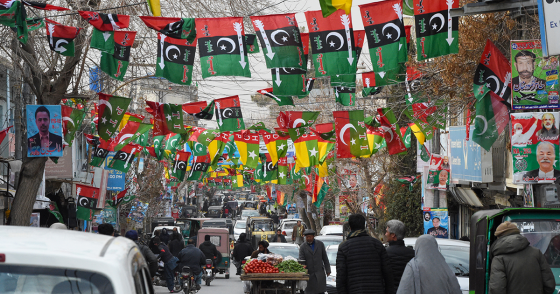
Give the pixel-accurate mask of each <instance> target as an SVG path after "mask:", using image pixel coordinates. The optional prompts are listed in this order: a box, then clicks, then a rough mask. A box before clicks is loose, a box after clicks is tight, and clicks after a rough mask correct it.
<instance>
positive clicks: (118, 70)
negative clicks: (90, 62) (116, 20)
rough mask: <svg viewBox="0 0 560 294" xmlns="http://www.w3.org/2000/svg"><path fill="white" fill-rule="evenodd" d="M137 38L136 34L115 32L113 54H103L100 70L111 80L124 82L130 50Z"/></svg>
mask: <svg viewBox="0 0 560 294" xmlns="http://www.w3.org/2000/svg"><path fill="white" fill-rule="evenodd" d="M134 38H136V32H132V31H117V32H114V40H115V42H114V46H115V50H114V53H113V54H109V53H107V52H101V62H100V63H99V68H101V70H102V71H103V72H105V73H106V74H108V75H109V76H110V77H111V78H113V79H116V80H119V81H122V80H123V78H124V75H125V74H126V70H127V68H128V60H129V58H130V48H132V44H133V43H134Z"/></svg>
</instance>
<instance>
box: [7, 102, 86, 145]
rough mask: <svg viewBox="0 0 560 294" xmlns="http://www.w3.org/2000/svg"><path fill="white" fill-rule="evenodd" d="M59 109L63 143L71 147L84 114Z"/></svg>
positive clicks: (74, 110)
mask: <svg viewBox="0 0 560 294" xmlns="http://www.w3.org/2000/svg"><path fill="white" fill-rule="evenodd" d="M61 107H62V133H63V134H64V141H65V142H66V143H67V144H68V146H72V143H73V142H74V136H75V135H76V131H77V130H78V129H79V128H80V126H81V125H82V122H83V120H84V118H85V116H86V112H85V111H84V110H83V109H78V108H72V107H69V106H66V105H62V106H61ZM0 142H1V141H0Z"/></svg>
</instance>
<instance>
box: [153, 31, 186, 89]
mask: <svg viewBox="0 0 560 294" xmlns="http://www.w3.org/2000/svg"><path fill="white" fill-rule="evenodd" d="M158 43H159V46H158V57H157V60H158V63H157V64H156V77H162V78H165V79H167V80H168V81H170V82H172V83H175V84H179V85H187V86H188V85H190V84H191V82H192V72H193V64H194V55H195V52H196V39H195V40H194V42H193V43H189V42H185V40H184V39H175V38H171V37H168V36H166V35H164V34H158Z"/></svg>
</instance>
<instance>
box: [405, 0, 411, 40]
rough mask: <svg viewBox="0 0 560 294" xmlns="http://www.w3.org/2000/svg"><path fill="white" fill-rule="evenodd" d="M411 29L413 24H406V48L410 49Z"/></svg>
mask: <svg viewBox="0 0 560 294" xmlns="http://www.w3.org/2000/svg"><path fill="white" fill-rule="evenodd" d="M410 1H412V0H410ZM405 14H406V13H405ZM411 29H412V26H404V31H405V33H406V49H408V50H410V37H411V35H410V34H411Z"/></svg>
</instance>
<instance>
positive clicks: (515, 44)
mask: <svg viewBox="0 0 560 294" xmlns="http://www.w3.org/2000/svg"><path fill="white" fill-rule="evenodd" d="M511 75H512V80H511V86H512V87H511V88H512V95H511V97H512V105H513V109H543V108H560V105H558V56H552V57H548V58H546V57H543V54H542V47H541V41H540V40H529V41H511Z"/></svg>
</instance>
